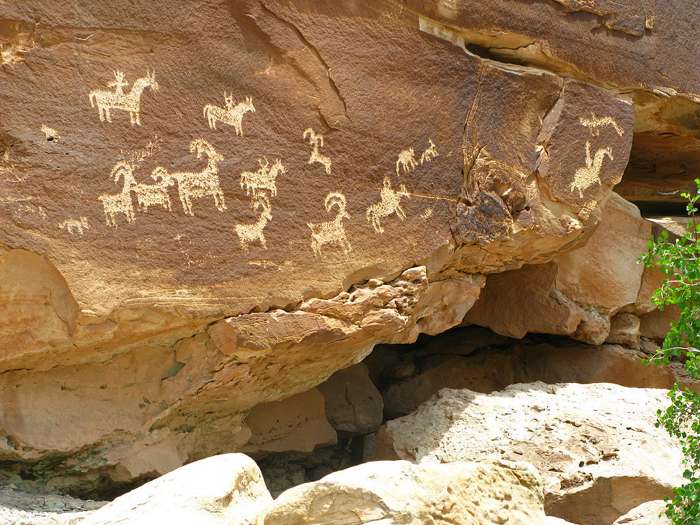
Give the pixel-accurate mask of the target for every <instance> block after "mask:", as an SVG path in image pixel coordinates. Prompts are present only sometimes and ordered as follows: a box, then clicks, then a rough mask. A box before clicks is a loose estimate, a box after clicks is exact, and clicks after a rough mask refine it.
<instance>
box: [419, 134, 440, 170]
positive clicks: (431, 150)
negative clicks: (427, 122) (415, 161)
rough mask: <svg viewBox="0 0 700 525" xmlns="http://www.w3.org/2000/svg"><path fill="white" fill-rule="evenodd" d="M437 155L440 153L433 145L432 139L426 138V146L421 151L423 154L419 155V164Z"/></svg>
mask: <svg viewBox="0 0 700 525" xmlns="http://www.w3.org/2000/svg"><path fill="white" fill-rule="evenodd" d="M438 156H440V154H439V153H438V150H437V148H436V147H435V143H434V142H433V139H428V147H427V148H426V150H425V151H424V152H423V154H422V155H421V156H420V164H421V166H422V165H423V164H424V163H426V162H430V161H431V160H433V159H434V158H435V157H438Z"/></svg>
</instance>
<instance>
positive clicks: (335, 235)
mask: <svg viewBox="0 0 700 525" xmlns="http://www.w3.org/2000/svg"><path fill="white" fill-rule="evenodd" d="M325 206H326V211H327V212H329V213H330V211H331V210H332V209H333V208H337V209H338V212H337V213H336V216H335V218H334V219H333V220H332V221H328V222H321V223H315V224H314V223H310V222H309V223H307V226H308V227H309V228H310V229H311V249H312V250H313V252H314V256H316V257H320V256H321V255H322V254H321V248H322V247H323V246H325V245H326V244H338V245H340V247H341V248H342V250H343V253H344V254H345V255H347V254H349V253H350V252H351V251H352V245H351V244H350V241H348V238H347V236H346V235H345V227H344V226H343V219H349V218H350V215H349V214H348V212H347V211H346V208H347V201H346V200H345V195H343V194H342V193H338V192H332V193H329V194H328V195H326V200H325Z"/></svg>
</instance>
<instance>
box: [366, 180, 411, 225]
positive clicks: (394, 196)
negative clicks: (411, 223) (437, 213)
mask: <svg viewBox="0 0 700 525" xmlns="http://www.w3.org/2000/svg"><path fill="white" fill-rule="evenodd" d="M404 197H405V198H407V199H410V198H411V197H410V194H409V193H408V190H407V189H406V185H404V184H402V185H401V186H399V189H398V191H397V190H395V189H394V188H392V186H391V179H390V178H389V177H388V176H387V177H384V183H383V185H382V189H381V190H380V191H379V198H380V201H379V202H375V203H374V204H372V205H370V206H369V208H367V213H366V217H367V222H369V223H370V224H371V225H372V227H373V228H374V231H375V232H377V233H384V228H382V223H381V220H382V219H383V218H385V217H388V216H390V215H393V214H396V216H397V217H398V218H399V220H401V221H403V220H404V219H405V218H406V212H405V211H404V210H403V208H402V207H401V199H402V198H404Z"/></svg>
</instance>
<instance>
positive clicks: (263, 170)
mask: <svg viewBox="0 0 700 525" xmlns="http://www.w3.org/2000/svg"><path fill="white" fill-rule="evenodd" d="M258 164H259V165H260V167H259V168H258V170H257V171H254V172H253V171H244V172H243V173H241V188H243V189H244V190H245V194H246V195H250V194H251V192H252V194H253V196H255V195H256V194H258V193H259V192H260V191H262V190H268V191H269V192H270V194H271V195H272V196H273V197H276V196H277V182H276V181H277V177H278V176H279V175H280V174H285V173H287V168H285V167H284V165H283V164H282V161H281V160H280V159H276V160H275V161H274V162H273V163H272V166H270V162H269V161H268V160H267V158H263V159H258Z"/></svg>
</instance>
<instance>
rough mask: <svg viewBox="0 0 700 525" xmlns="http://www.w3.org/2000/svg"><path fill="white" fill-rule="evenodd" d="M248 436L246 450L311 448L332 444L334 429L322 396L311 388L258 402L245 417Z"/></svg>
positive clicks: (270, 450)
mask: <svg viewBox="0 0 700 525" xmlns="http://www.w3.org/2000/svg"><path fill="white" fill-rule="evenodd" d="M245 423H246V425H247V426H248V428H249V429H250V433H251V437H250V440H249V441H248V443H247V444H246V445H245V446H244V447H243V452H245V453H246V454H252V455H260V454H262V453H267V452H312V451H313V450H314V449H315V448H316V447H320V446H325V445H332V444H335V442H336V433H335V430H334V429H333V427H332V426H331V424H330V423H329V422H328V419H327V418H326V407H325V400H324V396H323V395H322V394H321V392H320V391H319V389H317V388H314V389H312V390H309V391H308V392H303V393H301V394H297V395H295V396H292V397H289V398H287V399H284V400H282V401H273V402H272V403H262V404H261V405H258V406H256V407H255V408H254V409H253V410H251V411H250V413H249V414H248V417H247V418H246V420H245Z"/></svg>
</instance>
